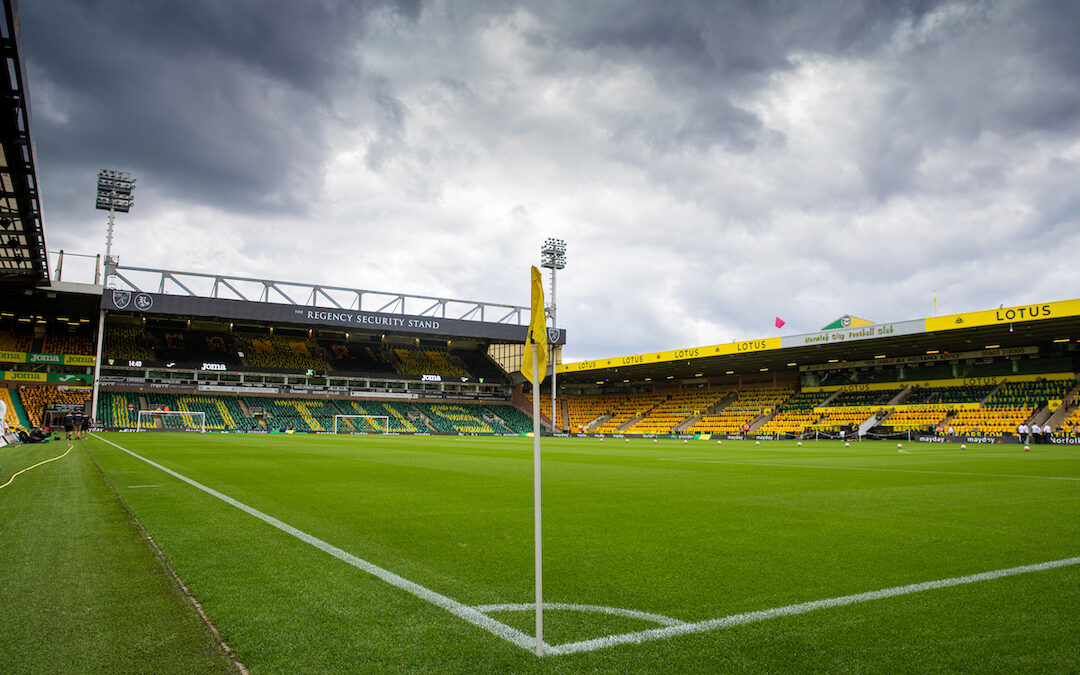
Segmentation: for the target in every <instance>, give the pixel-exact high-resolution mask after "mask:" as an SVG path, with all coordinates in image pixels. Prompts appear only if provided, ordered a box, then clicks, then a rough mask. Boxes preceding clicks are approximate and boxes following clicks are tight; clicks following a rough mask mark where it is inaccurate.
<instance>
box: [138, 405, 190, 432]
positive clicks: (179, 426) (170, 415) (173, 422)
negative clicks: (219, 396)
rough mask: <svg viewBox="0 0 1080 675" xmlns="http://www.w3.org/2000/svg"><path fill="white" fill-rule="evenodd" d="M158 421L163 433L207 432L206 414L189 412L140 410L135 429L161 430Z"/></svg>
mask: <svg viewBox="0 0 1080 675" xmlns="http://www.w3.org/2000/svg"><path fill="white" fill-rule="evenodd" d="M155 418H156V419H155ZM158 420H160V421H161V427H160V430H161V431H198V432H200V433H205V432H206V413H204V412H199V411H187V410H168V411H165V410H140V411H139V414H138V415H137V416H136V418H135V429H136V430H137V431H142V430H144V429H147V430H149V429H159V427H158V426H157V421H158Z"/></svg>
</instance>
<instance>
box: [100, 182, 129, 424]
mask: <svg viewBox="0 0 1080 675" xmlns="http://www.w3.org/2000/svg"><path fill="white" fill-rule="evenodd" d="M134 192H135V179H134V178H132V177H131V174H129V173H127V172H126V171H113V170H111V169H102V170H101V171H100V172H98V177H97V201H96V202H95V204H94V206H95V208H98V209H101V210H102V211H108V212H109V227H108V229H107V230H106V231H105V279H104V280H103V282H102V284H101V289H102V292H104V291H105V289H106V288H108V286H109V277H111V276H112V275H113V274H114V273H115V272H116V263H117V259H116V258H114V257H113V255H112V241H113V224H114V223H115V219H116V212H117V211H119V212H120V213H127V212H128V211H130V210H131V207H132V206H134V205H135V195H134V194H133V193H134ZM94 281H95V283H96V282H97V279H95V280H94ZM104 343H105V310H104V309H102V310H101V312H100V314H98V334H97V356H96V358H95V359H94V389H93V396H91V399H90V417H92V418H93V419H94V420H95V422H96V421H98V420H100V418H99V417H98V392H99V385H98V381H99V380H100V379H101V352H102V345H103V344H104Z"/></svg>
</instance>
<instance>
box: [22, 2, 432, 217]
mask: <svg viewBox="0 0 1080 675" xmlns="http://www.w3.org/2000/svg"><path fill="white" fill-rule="evenodd" d="M381 9H386V10H389V11H397V12H399V13H400V14H401V15H402V16H404V17H406V18H408V19H414V18H416V17H417V16H418V14H419V5H418V3H417V2H415V1H406V2H402V3H390V2H369V3H355V2H350V1H348V0H342V1H340V2H291V1H284V2H263V1H258V2H256V1H250V0H249V1H246V2H233V1H229V2H216V1H214V0H199V1H191V2H183V3H175V2H165V3H159V2H123V1H120V0H112V1H110V0H98V1H95V2H86V1H85V0H75V1H69V0H55V1H53V2H44V3H42V2H33V3H23V4H22V5H21V10H22V17H21V23H22V38H23V44H24V50H25V52H24V59H25V61H26V62H27V64H28V66H29V68H28V69H29V73H30V81H31V85H30V89H31V92H32V93H31V95H32V96H33V100H34V105H35V107H36V110H37V112H38V113H39V114H37V115H35V120H34V138H35V140H36V144H37V152H38V162H39V165H40V169H39V170H40V174H41V176H40V177H41V179H42V181H43V182H48V183H50V184H54V185H59V184H62V183H65V182H67V181H69V180H72V179H74V178H75V176H76V175H79V174H85V173H86V172H90V175H92V174H93V172H95V171H96V170H97V169H98V168H101V167H102V166H110V167H116V168H123V169H127V170H131V171H133V172H135V173H138V174H139V175H140V176H141V177H142V178H143V179H144V183H147V182H148V183H151V184H153V185H155V186H157V188H158V189H161V190H162V191H164V192H165V193H166V194H167V196H169V197H172V198H174V199H180V200H184V201H196V202H197V203H200V204H210V205H215V206H217V207H219V208H222V209H226V210H230V209H236V210H239V211H244V212H250V211H252V210H273V211H282V210H284V211H290V210H299V209H302V208H303V203H304V199H305V198H309V197H310V195H311V193H312V192H313V191H314V190H315V189H317V188H318V185H319V181H320V178H321V175H320V170H321V166H322V163H323V161H324V155H325V152H326V147H325V146H326V140H325V138H324V128H325V124H326V121H327V119H328V118H330V117H331V116H332V115H333V114H334V111H333V110H332V103H333V93H334V92H333V90H334V88H335V86H338V85H339V84H340V79H341V78H342V77H343V76H349V75H352V74H355V72H356V71H357V70H358V69H359V68H360V67H361V64H358V63H356V62H355V61H354V60H353V59H351V58H350V56H349V54H348V50H349V48H350V47H351V46H352V41H353V40H356V39H358V38H359V37H360V36H361V35H362V34H363V32H364V29H365V21H366V20H367V17H368V16H369V14H370V12H372V11H376V10H381ZM79 180H80V181H82V182H86V180H87V179H86V177H85V175H82V176H81V177H80V178H79ZM55 196H56V197H57V198H58V199H52V200H51V202H50V203H51V205H52V206H53V207H54V208H55V210H58V211H61V212H62V211H63V210H65V208H66V207H67V206H69V205H67V204H66V203H65V202H64V199H65V192H63V191H59V190H58V191H57V193H56V195H55ZM70 206H71V207H72V208H74V207H75V205H74V204H72V205H70Z"/></svg>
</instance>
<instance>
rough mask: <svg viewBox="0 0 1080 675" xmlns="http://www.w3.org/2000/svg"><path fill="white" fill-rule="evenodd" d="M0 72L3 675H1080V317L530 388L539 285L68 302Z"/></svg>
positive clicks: (748, 350) (287, 289) (230, 292)
mask: <svg viewBox="0 0 1080 675" xmlns="http://www.w3.org/2000/svg"><path fill="white" fill-rule="evenodd" d="M4 4H5V8H6V15H5V20H6V21H7V22H8V25H7V27H6V30H5V32H4V34H5V35H8V36H10V35H12V33H13V28H12V25H11V22H12V20H13V18H12V11H11V5H10V3H9V2H5V3H4ZM5 46H6V48H7V50H8V53H9V54H12V57H11V59H10V60H9V63H10V64H12V65H11V67H9V69H8V70H7V78H6V79H5V80H4V86H5V87H6V91H5V93H6V96H5V103H4V104H3V105H4V106H5V109H4V113H5V114H4V116H3V118H2V124H3V125H4V129H3V143H2V148H0V150H2V152H3V157H4V162H3V166H2V167H0V180H2V183H3V186H4V195H3V200H2V202H0V208H2V209H3V213H0V219H2V220H0V224H2V226H3V232H2V233H0V236H2V237H3V240H4V244H3V246H2V247H0V291H2V292H0V296H2V298H3V301H2V302H0V361H2V362H3V363H2V366H0V370H2V372H3V376H2V385H3V386H2V387H0V402H2V403H3V408H4V410H5V418H4V421H5V424H6V429H7V433H6V434H5V435H4V440H3V445H2V446H0V522H2V523H3V524H4V528H3V529H4V537H3V543H2V544H0V589H2V590H3V601H2V603H0V606H2V608H0V651H2V652H3V657H2V659H3V661H4V664H5V665H4V667H3V670H4V671H5V672H48V671H53V672H185V673H187V672H208V673H210V672H215V673H216V672H223V673H224V672H253V673H263V672H290V673H301V672H400V671H405V672H414V671H417V672H440V673H442V672H728V671H732V672H761V671H770V672H775V671H798V672H805V671H870V672H893V671H903V672H907V671H917V672H925V671H1005V672H1010V671H1025V672H1068V671H1075V669H1076V668H1077V664H1078V663H1080V647H1078V642H1077V640H1076V632H1077V628H1078V627H1080V618H1078V616H1077V608H1078V607H1080V447H1078V446H1080V406H1078V404H1080V379H1078V373H1080V352H1078V347H1080V299H1070V298H1068V297H1065V298H1031V302H1030V303H1029V304H1024V305H1019V306H1007V307H1006V306H1002V307H992V308H984V309H982V310H978V311H972V312H967V313H961V314H949V315H940V316H929V317H892V318H891V320H890V321H885V322H882V321H869V320H866V319H862V318H859V317H856V316H851V315H848V314H844V315H842V316H840V317H838V318H837V317H832V316H825V317H822V321H821V325H822V328H821V329H820V330H819V331H816V332H812V333H805V334H796V335H781V336H776V335H773V336H762V337H760V338H758V339H750V340H744V341H738V342H727V343H721V344H712V345H693V344H689V345H682V346H679V345H672V348H671V349H669V350H667V351H661V352H654V353H640V354H626V355H613V356H611V357H609V358H603V359H597V360H589V361H577V362H563V360H562V348H563V346H564V345H565V344H567V343H568V342H572V341H573V339H574V335H573V332H572V331H570V332H568V331H567V330H565V329H564V328H563V327H559V326H555V325H550V326H547V325H545V326H544V327H543V328H542V330H541V332H542V333H543V338H544V343H545V344H546V346H545V347H543V349H545V350H550V353H549V355H548V356H547V358H546V359H544V360H545V362H546V363H547V371H548V372H546V373H545V377H544V379H543V381H542V382H541V383H539V385H537V384H536V383H535V382H534V381H533V378H532V375H531V374H530V373H528V370H530V368H529V366H528V365H527V364H529V363H530V361H529V359H528V358H527V357H528V356H529V354H528V350H529V349H531V347H529V346H528V340H529V339H531V336H532V335H533V333H534V331H531V330H530V328H531V326H530V324H531V323H532V322H535V320H536V316H537V315H538V313H537V307H536V303H535V302H530V304H513V303H515V302H517V303H522V301H523V300H526V299H527V300H532V298H527V292H528V288H529V287H528V285H527V283H526V281H527V279H526V274H525V273H526V272H527V270H525V269H523V270H522V275H521V278H522V284H521V288H520V292H519V293H518V292H515V293H509V294H508V295H509V297H506V298H504V300H506V301H507V304H492V303H487V302H479V301H471V300H464V299H453V298H446V297H438V296H436V295H431V296H424V295H411V294H405V293H399V292H396V291H394V290H393V289H389V290H387V289H382V290H365V289H356V288H350V287H347V286H340V287H337V286H327V285H320V284H314V283H306V282H304V281H303V280H275V279H262V278H250V277H241V276H232V275H230V274H228V273H227V272H226V271H224V270H221V271H217V272H213V271H212V272H206V271H183V270H167V269H155V268H151V267H139V266H123V265H119V264H117V262H116V260H115V259H113V258H111V257H110V256H109V255H106V256H105V257H104V258H103V259H99V260H98V261H97V262H98V264H99V268H98V270H96V271H95V274H94V278H92V279H91V278H87V279H72V278H63V276H62V275H61V273H60V271H59V270H58V269H56V267H57V264H56V263H52V264H50V260H49V257H48V255H47V252H46V244H45V236H46V226H47V223H44V222H43V219H42V214H41V209H40V202H39V194H38V190H39V186H38V182H37V179H36V176H35V166H34V157H33V152H32V147H33V146H32V143H31V139H30V138H29V131H28V129H29V125H28V124H26V120H27V116H28V101H27V98H26V97H25V95H24V94H23V92H24V91H25V82H24V81H23V78H24V75H23V70H22V68H21V66H20V62H19V58H18V52H17V48H16V43H15V41H14V40H12V39H5ZM125 180H126V177H125V175H124V174H122V173H120V172H113V171H103V172H102V173H101V174H100V175H99V184H98V188H99V191H98V202H97V206H98V208H100V209H102V211H103V213H102V217H103V218H104V217H105V214H104V212H105V211H108V218H110V221H111V219H112V218H113V217H116V215H117V214H123V213H124V212H125V211H126V210H127V209H128V208H130V207H131V205H132V200H133V199H134V197H133V194H134V193H133V190H132V186H131V184H130V183H125ZM48 187H49V186H47V185H45V186H41V187H40V189H41V190H47V189H48ZM121 217H122V216H121ZM556 244H558V242H556ZM553 253H554V254H557V253H558V251H557V250H554V251H553ZM549 263H550V264H548V265H547V266H548V267H550V268H552V270H553V271H554V269H557V268H558V267H557V262H556V261H549ZM59 264H61V265H62V264H63V263H62V259H61V262H60V263H59ZM539 302H540V305H539V306H540V309H539V316H540V321H541V322H544V321H545V319H544V316H543V302H544V301H543V299H541V300H540V301H539ZM523 370H525V371H526V372H525V373H523V372H522V371H523ZM536 410H538V411H539V415H538V416H537V415H536V414H535V413H534V411H536ZM81 427H82V428H81ZM537 428H538V429H539V430H540V433H539V435H537V434H535V433H534V429H537ZM541 497H542V499H541ZM541 518H542V520H541ZM541 541H542V549H541V547H540V545H539V543H540V542H541ZM541 588H542V595H541Z"/></svg>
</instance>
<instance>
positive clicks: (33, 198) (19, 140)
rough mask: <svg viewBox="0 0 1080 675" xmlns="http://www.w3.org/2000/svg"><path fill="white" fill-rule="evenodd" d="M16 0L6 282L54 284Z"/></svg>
mask: <svg viewBox="0 0 1080 675" xmlns="http://www.w3.org/2000/svg"><path fill="white" fill-rule="evenodd" d="M14 5H15V2H14V0H3V16H2V17H0V48H2V49H3V53H4V60H5V61H6V67H5V68H4V69H3V75H2V76H0V89H2V91H0V97H2V99H3V101H4V102H3V103H0V284H5V285H10V284H18V285H29V284H40V283H46V284H47V283H49V261H48V257H47V256H46V252H45V233H44V230H43V228H42V224H41V203H40V201H39V199H38V191H37V177H36V175H35V172H34V151H33V144H32V142H31V140H30V100H29V96H28V95H27V92H26V84H25V82H24V80H23V69H22V62H21V61H20V59H19V27H18V22H17V20H16V13H15V8H14Z"/></svg>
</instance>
